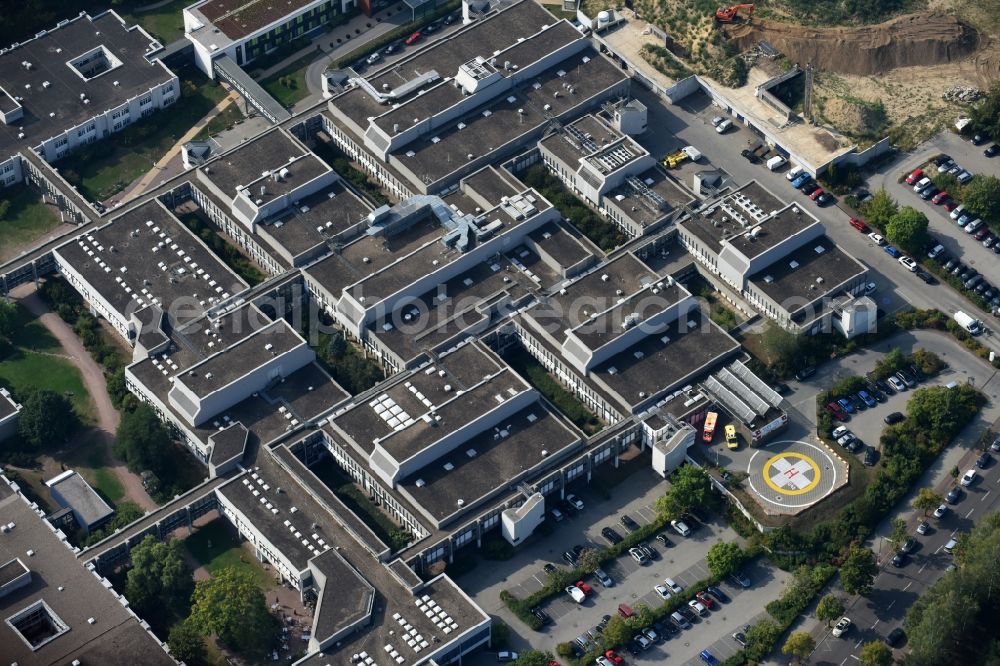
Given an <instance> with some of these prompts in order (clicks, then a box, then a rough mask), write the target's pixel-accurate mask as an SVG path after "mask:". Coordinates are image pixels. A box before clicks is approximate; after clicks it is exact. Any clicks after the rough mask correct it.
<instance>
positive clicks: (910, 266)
mask: <svg viewBox="0 0 1000 666" xmlns="http://www.w3.org/2000/svg"><path fill="white" fill-rule="evenodd" d="M899 263H901V264H902V265H903V266H904V267H905V268H906V270H908V271H910V272H911V273H913V272H916V270H917V262H916V261H914V259H913V258H912V257H908V256H906V255H905V254H904V255H903V256H902V257H900V258H899Z"/></svg>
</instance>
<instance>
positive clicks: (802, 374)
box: [795, 365, 816, 382]
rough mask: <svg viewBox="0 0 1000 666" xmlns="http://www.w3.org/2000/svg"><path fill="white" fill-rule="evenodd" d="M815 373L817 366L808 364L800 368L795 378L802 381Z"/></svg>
mask: <svg viewBox="0 0 1000 666" xmlns="http://www.w3.org/2000/svg"><path fill="white" fill-rule="evenodd" d="M815 374H816V368H815V367H814V366H811V365H810V366H806V367H805V368H802V369H801V370H799V371H798V372H796V373H795V378H796V379H797V380H799V381H800V382H801V381H805V380H806V379H809V378H810V377H812V376H813V375H815Z"/></svg>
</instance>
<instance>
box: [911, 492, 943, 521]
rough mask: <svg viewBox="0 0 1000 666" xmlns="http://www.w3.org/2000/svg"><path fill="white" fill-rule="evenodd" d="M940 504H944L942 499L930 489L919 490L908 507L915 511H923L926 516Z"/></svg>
mask: <svg viewBox="0 0 1000 666" xmlns="http://www.w3.org/2000/svg"><path fill="white" fill-rule="evenodd" d="M942 502H944V498H943V497H941V496H940V495H938V494H937V493H936V492H934V491H933V490H932V489H931V488H921V489H920V490H918V491H917V496H916V497H914V498H913V502H912V503H911V504H910V506H912V507H913V508H914V509H916V510H917V511H923V512H924V515H925V516H926V515H927V514H928V513H930V512H931V511H933V510H934V509H936V508H938V507H939V506H941V503H942Z"/></svg>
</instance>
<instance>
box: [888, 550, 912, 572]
mask: <svg viewBox="0 0 1000 666" xmlns="http://www.w3.org/2000/svg"><path fill="white" fill-rule="evenodd" d="M909 559H910V557H909V555H907V554H906V553H904V552H903V551H899V552H898V553H896V554H895V555H893V556H892V566H894V567H896V568H897V569H898V568H900V567H904V566H906V562H907V561H908V560H909Z"/></svg>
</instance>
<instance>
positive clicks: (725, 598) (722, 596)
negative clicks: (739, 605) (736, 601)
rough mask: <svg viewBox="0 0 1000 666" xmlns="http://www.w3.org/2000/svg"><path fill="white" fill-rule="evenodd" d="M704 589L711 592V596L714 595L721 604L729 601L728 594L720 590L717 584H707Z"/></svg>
mask: <svg viewBox="0 0 1000 666" xmlns="http://www.w3.org/2000/svg"><path fill="white" fill-rule="evenodd" d="M705 591H706V592H708V593H709V594H711V595H712V596H713V597H715V598H716V599H717V600H718V601H719V603H721V604H728V603H729V595H727V594H726V593H725V592H723V591H722V590H720V589H719V588H718V587H717V586H715V585H709V586H708V587H706V588H705Z"/></svg>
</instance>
